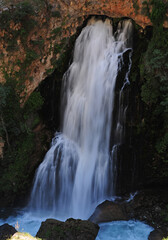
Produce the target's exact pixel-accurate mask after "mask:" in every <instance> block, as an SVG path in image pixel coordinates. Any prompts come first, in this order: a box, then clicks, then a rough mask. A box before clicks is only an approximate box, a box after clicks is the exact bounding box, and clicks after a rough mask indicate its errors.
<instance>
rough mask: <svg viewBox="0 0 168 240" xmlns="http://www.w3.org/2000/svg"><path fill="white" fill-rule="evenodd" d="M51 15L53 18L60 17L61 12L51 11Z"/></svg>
mask: <svg viewBox="0 0 168 240" xmlns="http://www.w3.org/2000/svg"><path fill="white" fill-rule="evenodd" d="M51 16H52V17H54V18H60V17H61V13H60V12H59V11H54V12H51Z"/></svg>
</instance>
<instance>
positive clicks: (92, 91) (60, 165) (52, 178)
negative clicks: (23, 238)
mask: <svg viewBox="0 0 168 240" xmlns="http://www.w3.org/2000/svg"><path fill="white" fill-rule="evenodd" d="M131 30H132V23H131V21H130V20H124V21H122V22H121V23H119V25H118V29H117V31H116V32H115V34H113V29H112V24H111V22H110V20H109V19H106V20H105V21H104V22H103V21H102V20H95V19H91V20H90V21H89V22H88V25H87V26H86V27H85V28H84V29H83V30H82V32H81V34H80V36H79V37H78V39H77V40H76V44H75V50H74V59H73V63H72V64H71V66H70V68H69V69H68V71H67V72H66V74H65V76H64V80H63V89H62V111H63V113H62V116H63V117H62V118H63V125H62V133H56V136H55V138H54V139H53V141H52V146H51V148H50V150H49V151H48V153H47V154H46V156H45V159H44V161H43V162H42V163H41V165H40V166H39V168H38V170H37V172H36V176H35V180H34V186H33V190H32V193H31V200H30V207H31V208H32V209H36V210H40V211H42V210H48V211H52V212H53V213H54V214H55V215H56V216H60V214H61V215H62V216H63V217H65V218H67V217H74V218H82V219H85V218H87V217H89V216H90V214H91V213H92V211H93V210H94V208H95V206H96V205H97V204H98V203H99V202H101V201H103V200H104V199H106V198H108V197H110V196H111V195H112V194H114V186H113V183H112V182H113V181H114V179H113V172H114V171H113V169H112V168H113V167H114V166H113V159H112V156H113V154H111V153H110V138H111V128H112V122H113V107H114V99H115V86H116V79H117V74H118V71H119V70H120V66H121V65H122V56H123V54H124V53H125V52H126V51H127V50H129V49H130V45H129V39H130V36H131ZM128 73H129V71H128V72H127V74H126V77H125V81H124V82H123V86H122V91H123V88H124V86H125V84H126V82H127V81H128V76H127V75H128ZM119 112H120V113H121V112H124V111H119ZM120 119H121V118H120ZM119 121H120V120H119ZM119 124H120V127H122V126H121V125H122V124H123V123H121V122H120V123H119ZM118 126H119V125H118ZM121 129H122V128H120V131H119V129H118V130H116V131H115V134H116V132H117V131H118V134H120V136H118V135H117V139H119V141H121V138H122V130H121ZM119 132H120V133H119ZM114 138H116V137H115V136H114ZM117 141H118V140H117ZM114 144H118V142H117V143H116V141H115V140H114ZM113 151H114V149H113Z"/></svg>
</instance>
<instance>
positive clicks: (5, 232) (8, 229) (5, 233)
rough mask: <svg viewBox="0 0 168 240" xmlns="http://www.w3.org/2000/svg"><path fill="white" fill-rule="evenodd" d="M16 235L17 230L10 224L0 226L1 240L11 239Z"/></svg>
mask: <svg viewBox="0 0 168 240" xmlns="http://www.w3.org/2000/svg"><path fill="white" fill-rule="evenodd" d="M14 233H16V230H15V228H14V227H12V226H10V225H9V224H7V223H6V224H3V225H2V226H0V239H1V240H6V239H7V238H9V237H11V236H12V235H13V234H14Z"/></svg>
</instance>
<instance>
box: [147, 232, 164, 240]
mask: <svg viewBox="0 0 168 240" xmlns="http://www.w3.org/2000/svg"><path fill="white" fill-rule="evenodd" d="M162 239H163V233H162V232H161V230H153V231H152V232H151V233H150V234H149V237H148V240H162Z"/></svg>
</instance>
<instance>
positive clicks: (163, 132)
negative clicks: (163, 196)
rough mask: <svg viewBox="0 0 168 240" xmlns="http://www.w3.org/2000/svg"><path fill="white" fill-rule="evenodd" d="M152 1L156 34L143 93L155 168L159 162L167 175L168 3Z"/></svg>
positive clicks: (145, 60)
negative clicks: (167, 20) (167, 25)
mask: <svg viewBox="0 0 168 240" xmlns="http://www.w3.org/2000/svg"><path fill="white" fill-rule="evenodd" d="M149 3H150V4H151V5H152V11H151V12H150V13H149V17H150V19H151V21H152V22H153V36H152V39H151V41H150V42H149V45H148V49H147V51H146V53H145V54H144V56H143V58H142V62H141V80H142V88H141V96H142V100H143V102H144V103H145V110H146V111H145V123H146V127H145V128H146V132H147V131H148V129H150V134H148V136H147V138H148V143H149V146H150V148H151V149H150V151H151V152H152V159H154V162H155V168H156V170H158V169H159V167H157V165H162V166H163V169H161V168H160V172H159V174H160V176H164V175H168V135H167V129H168V114H167V113H168V81H167V72H168V64H167V59H168V52H167V48H168V42H167V39H168V31H167V30H166V29H163V21H164V19H165V9H166V6H167V3H164V2H163V1H160V0H157V1H156V0H154V1H150V2H149ZM149 113H150V114H149ZM156 129H158V131H157V132H156ZM148 132H149V131H148ZM158 171H159V170H158Z"/></svg>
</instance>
